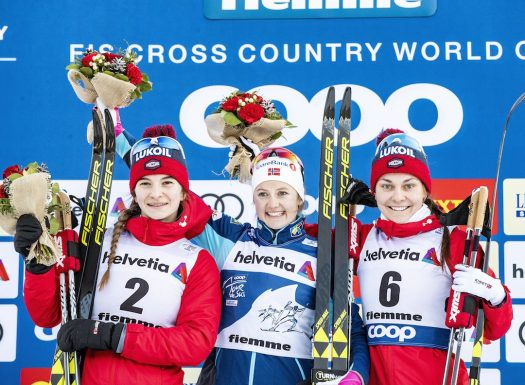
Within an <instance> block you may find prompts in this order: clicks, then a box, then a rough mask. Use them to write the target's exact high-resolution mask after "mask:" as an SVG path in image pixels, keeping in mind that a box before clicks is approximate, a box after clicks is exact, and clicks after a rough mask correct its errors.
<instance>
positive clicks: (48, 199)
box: [0, 162, 60, 266]
mask: <svg viewBox="0 0 525 385" xmlns="http://www.w3.org/2000/svg"><path fill="white" fill-rule="evenodd" d="M2 178H3V179H2V181H1V184H0V227H1V228H2V229H3V230H4V231H5V232H7V233H8V234H11V235H13V234H14V233H15V230H16V222H17V219H18V218H19V217H20V216H21V215H24V214H32V215H34V216H35V217H36V218H37V219H38V220H39V221H40V223H41V225H42V230H43V232H42V235H41V236H40V238H39V239H38V241H37V242H35V243H34V244H33V245H32V246H31V249H30V250H29V255H28V257H27V260H28V261H29V260H31V259H33V258H36V261H37V262H38V263H41V264H44V265H46V266H51V265H52V264H54V263H55V262H56V261H57V256H60V251H59V250H58V248H57V246H56V244H55V242H54V240H53V239H52V237H51V234H53V233H56V232H57V230H58V223H57V221H56V219H55V218H54V217H53V216H51V215H50V213H52V212H53V211H54V210H56V209H57V208H58V207H57V198H56V194H57V193H58V191H59V186H58V184H57V183H53V184H52V183H51V175H50V174H49V171H48V170H47V167H46V166H45V165H44V164H41V165H39V164H38V163H36V162H35V163H30V164H29V165H28V166H27V167H25V168H20V167H19V166H18V165H14V166H10V167H8V168H6V169H5V171H4V172H3V175H2ZM47 224H49V227H50V228H49V229H48V227H47Z"/></svg>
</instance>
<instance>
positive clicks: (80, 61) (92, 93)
mask: <svg viewBox="0 0 525 385" xmlns="http://www.w3.org/2000/svg"><path fill="white" fill-rule="evenodd" d="M136 58H137V53H136V52H134V51H126V52H122V51H120V50H119V52H118V54H114V53H111V52H97V51H93V50H92V49H89V48H88V49H87V50H86V51H85V52H84V53H83V54H82V56H81V57H77V58H76V59H75V62H74V63H71V64H69V65H68V66H67V67H66V69H67V70H69V72H68V74H67V77H68V79H69V83H70V84H71V87H73V90H74V91H75V93H76V95H77V96H78V98H79V99H80V100H82V101H83V102H84V103H88V104H94V103H96V104H97V105H98V107H99V109H98V112H99V117H100V118H101V121H104V109H105V108H107V109H109V111H110V112H111V115H112V117H113V123H114V124H116V123H117V121H119V118H118V116H117V112H116V111H118V108H122V107H127V106H129V105H130V104H131V102H133V101H134V100H135V99H141V98H142V93H144V92H148V91H151V88H152V84H151V82H150V81H149V78H148V75H146V74H145V73H143V72H141V71H140V69H139V67H137V66H136V65H135V60H136ZM92 131H93V127H92V123H91V122H90V124H89V125H88V142H90V143H91V141H92Z"/></svg>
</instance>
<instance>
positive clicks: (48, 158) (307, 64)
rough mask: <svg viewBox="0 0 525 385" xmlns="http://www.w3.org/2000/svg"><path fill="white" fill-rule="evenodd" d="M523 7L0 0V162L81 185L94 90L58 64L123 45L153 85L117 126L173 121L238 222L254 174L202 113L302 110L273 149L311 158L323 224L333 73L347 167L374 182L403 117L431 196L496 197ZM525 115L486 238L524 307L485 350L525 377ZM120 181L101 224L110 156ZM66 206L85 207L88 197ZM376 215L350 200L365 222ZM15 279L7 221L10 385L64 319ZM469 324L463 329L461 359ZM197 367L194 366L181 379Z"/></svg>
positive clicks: (520, 68)
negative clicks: (225, 103)
mask: <svg viewBox="0 0 525 385" xmlns="http://www.w3.org/2000/svg"><path fill="white" fill-rule="evenodd" d="M524 14H525V2H521V1H499V2H495V1H488V0H480V1H472V0H466V1H443V0H441V1H438V0H171V1H161V0H151V1H148V2H139V1H135V0H131V1H128V2H127V3H119V2H117V3H108V2H90V3H89V4H88V3H85V4H84V3H83V4H81V3H79V2H63V1H58V0H50V1H46V2H37V1H29V2H8V1H4V2H2V4H0V73H1V77H2V88H3V92H2V93H1V96H0V100H1V106H2V107H1V111H2V114H1V115H0V133H1V136H0V137H1V143H2V151H1V156H0V160H1V162H0V169H2V170H3V169H4V168H6V167H8V166H10V165H14V164H18V165H26V164H28V163H30V162H34V161H37V162H39V163H42V162H43V163H45V164H46V165H47V167H48V168H49V170H50V172H51V175H52V179H53V180H57V181H59V182H60V184H61V186H62V187H63V188H65V189H66V190H68V192H69V193H71V194H75V195H78V196H81V195H83V194H84V193H85V191H86V184H87V179H88V172H89V165H90V159H91V146H90V145H89V144H88V142H87V140H86V133H87V131H88V130H87V126H88V123H89V122H90V120H91V119H92V116H91V109H92V106H93V104H90V103H87V104H86V103H83V102H81V101H80V100H79V99H78V97H77V96H76V94H75V92H74V90H73V88H72V87H71V85H70V82H69V81H68V78H67V73H68V71H67V70H66V66H68V65H69V64H71V63H74V62H75V58H77V57H79V56H81V55H82V54H83V53H84V52H85V51H86V49H88V48H90V49H94V50H96V51H99V52H118V50H119V49H122V50H126V49H131V50H133V51H134V52H136V54H137V57H136V64H137V66H139V67H140V70H141V71H143V72H144V73H147V75H148V77H149V81H150V82H151V84H152V89H151V91H149V90H148V89H147V86H146V85H144V84H143V85H142V88H141V90H142V91H143V92H142V93H141V95H138V94H135V95H133V98H134V99H133V102H132V103H131V101H129V103H128V104H129V105H128V106H127V107H126V108H121V109H120V117H121V120H122V125H123V126H124V128H125V130H126V131H128V132H129V133H131V134H133V135H134V136H135V137H139V136H140V135H141V133H142V131H143V129H144V128H145V127H149V126H152V125H155V124H165V123H169V124H172V125H173V126H174V127H175V129H176V132H177V137H178V140H179V141H180V143H181V144H182V146H183V148H184V153H185V156H186V160H187V165H188V171H189V175H190V180H191V182H190V184H191V187H192V189H194V191H195V192H196V193H197V194H199V195H200V196H201V197H202V198H203V199H204V200H205V202H206V203H207V204H208V205H210V206H211V207H212V208H213V209H216V210H219V211H224V212H226V213H228V214H230V215H232V216H233V217H235V218H236V219H238V220H240V221H245V222H252V223H253V221H254V218H255V209H254V206H253V204H252V195H251V190H250V187H249V186H247V185H242V184H239V183H238V182H236V181H231V180H230V179H229V177H228V175H227V174H226V173H225V172H224V166H225V165H226V164H227V163H228V152H229V148H228V146H226V145H221V144H219V143H217V142H215V141H213V140H212V139H211V138H210V136H209V135H208V132H207V128H206V124H205V118H206V116H208V115H210V114H211V113H213V112H215V111H216V110H217V107H218V105H219V103H220V102H221V100H223V98H224V97H225V96H226V95H229V94H230V93H232V92H233V91H236V90H241V91H243V92H244V91H245V92H248V91H257V93H258V94H259V95H262V96H263V97H264V98H265V99H271V100H272V101H273V102H274V103H275V106H276V109H277V110H278V111H279V112H280V113H281V114H282V115H283V116H284V117H286V119H287V120H288V121H289V122H291V123H292V125H293V127H286V128H284V129H283V131H282V134H283V135H282V136H281V137H280V138H279V139H278V140H277V141H276V142H275V143H274V145H276V146H284V147H287V148H289V149H291V150H292V151H293V152H294V153H296V154H297V155H298V156H299V157H300V158H301V159H302V161H303V163H304V167H305V182H306V191H305V208H304V210H305V211H304V212H305V214H306V215H307V221H308V222H310V223H315V222H316V221H317V207H318V186H319V175H318V174H319V165H320V138H321V128H322V114H323V107H324V102H325V98H326V94H327V90H328V88H329V87H330V86H334V87H335V91H336V102H337V103H338V104H339V103H340V101H341V99H342V97H343V92H344V89H345V88H346V87H347V86H351V87H352V105H351V109H352V113H351V140H350V144H351V150H350V157H351V158H350V172H351V174H352V176H353V177H355V178H358V179H361V180H363V181H365V182H366V183H369V181H370V167H371V162H372V158H373V155H374V151H375V138H376V136H377V134H378V133H379V132H380V131H381V130H382V129H384V128H389V127H394V128H400V129H403V130H404V131H406V132H407V133H409V134H410V135H412V136H414V137H416V138H417V139H418V140H419V141H420V142H421V144H422V145H423V146H424V147H425V151H426V153H427V155H428V160H429V168H430V172H431V176H432V178H433V198H434V199H435V200H436V201H437V202H438V203H439V204H440V205H441V206H442V208H443V209H444V210H445V211H450V210H452V209H454V208H455V207H457V205H458V204H459V203H460V202H461V201H462V200H463V199H464V198H465V197H467V196H468V195H470V193H471V191H472V189H473V188H474V187H478V186H480V185H485V186H488V187H489V190H490V192H489V194H490V197H489V201H490V200H491V199H492V194H493V193H494V191H493V190H494V189H493V185H494V181H495V178H496V166H497V161H498V146H499V143H500V139H501V136H502V130H503V125H504V122H505V118H506V115H507V112H508V111H509V109H510V108H511V106H512V105H513V103H514V101H515V100H516V99H517V98H518V97H519V96H520V95H521V94H522V93H523V92H525V81H523V73H524V69H525V30H524V28H523V15H524ZM88 75H89V74H87V75H86V76H88ZM139 82H140V80H139ZM146 91H149V92H146ZM139 97H141V98H140V99H139ZM135 99H136V100H135ZM524 126H525V108H523V107H518V109H516V111H515V112H514V114H513V116H512V119H511V121H510V123H509V126H508V130H507V133H506V143H505V148H504V152H503V155H502V158H501V173H500V176H499V177H500V178H499V184H498V192H497V207H495V216H494V229H493V230H494V231H493V234H494V236H493V244H492V247H491V250H492V253H491V266H492V268H493V270H495V271H496V273H497V274H498V275H499V277H500V278H501V279H502V281H503V282H504V283H505V284H506V285H507V286H508V287H509V289H510V290H511V293H512V297H513V307H514V320H513V324H512V327H511V329H510V331H509V332H508V333H507V334H506V336H505V337H503V338H502V339H501V340H499V341H496V342H494V343H492V344H490V345H487V346H484V349H483V358H482V374H481V378H482V382H483V383H484V384H490V385H519V384H522V383H524V381H525V374H524V373H525V290H524V287H525V259H524V258H523V256H524V255H525V171H524V167H523V164H524V162H523V149H524V143H525V130H524V129H523V127H524ZM113 177H114V184H113V189H112V191H111V197H110V199H109V202H108V206H107V208H108V211H107V216H108V223H109V224H111V223H112V221H115V220H116V217H117V215H118V212H120V211H121V210H122V209H123V208H125V207H127V206H128V205H129V203H130V201H131V198H130V194H129V187H128V182H127V180H128V177H129V169H128V167H127V166H126V165H125V163H124V162H123V161H122V160H121V159H119V158H118V156H117V157H116V159H115V168H114V176H113ZM73 214H74V215H76V216H77V217H78V218H80V217H81V212H80V209H79V208H78V207H74V209H73ZM377 215H378V212H377V210H375V209H372V208H363V207H358V218H359V219H360V220H361V221H362V222H368V221H370V220H373V219H374V218H376V217H377ZM23 280H24V266H23V263H21V258H20V257H19V256H18V255H17V254H16V252H15V251H14V249H13V245H12V238H11V237H10V236H8V235H7V233H0V373H1V375H2V383H5V384H9V385H11V384H13V385H15V384H24V385H30V384H40V383H42V381H47V377H48V374H49V368H50V367H51V363H52V357H53V352H54V348H55V344H56V333H57V330H58V328H54V329H42V328H39V327H36V326H35V325H34V323H33V322H32V321H31V319H30V318H29V315H28V313H27V311H26V309H25V306H24V302H23V295H22V284H23ZM422 295H424V294H422ZM376 332H379V331H376ZM473 336H474V331H473V330H468V331H467V332H466V334H465V341H464V344H463V345H464V346H463V349H462V356H463V358H464V359H465V361H466V362H467V365H468V363H469V362H470V359H471V354H472V353H471V352H472V341H473ZM198 371H199V369H198V368H190V369H188V370H187V377H186V382H187V383H193V382H194V381H195V380H196V378H197V375H198Z"/></svg>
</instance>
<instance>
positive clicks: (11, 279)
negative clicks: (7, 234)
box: [0, 242, 21, 298]
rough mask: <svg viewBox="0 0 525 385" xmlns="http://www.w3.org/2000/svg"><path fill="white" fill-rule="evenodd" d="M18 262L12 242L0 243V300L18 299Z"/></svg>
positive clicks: (19, 259) (19, 258)
mask: <svg viewBox="0 0 525 385" xmlns="http://www.w3.org/2000/svg"><path fill="white" fill-rule="evenodd" d="M20 261H21V257H19V256H18V253H17V252H16V251H15V249H14V246H13V243H12V242H0V298H16V297H18V275H19V271H20V268H19V266H20Z"/></svg>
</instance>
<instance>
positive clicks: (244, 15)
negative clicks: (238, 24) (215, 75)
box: [204, 0, 437, 19]
mask: <svg viewBox="0 0 525 385" xmlns="http://www.w3.org/2000/svg"><path fill="white" fill-rule="evenodd" d="M436 9H437V0H204V15H205V16H206V17H207V18H209V19H295V18H304V19H308V18H348V17H418V16H431V15H433V14H434V13H435V12H436Z"/></svg>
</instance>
